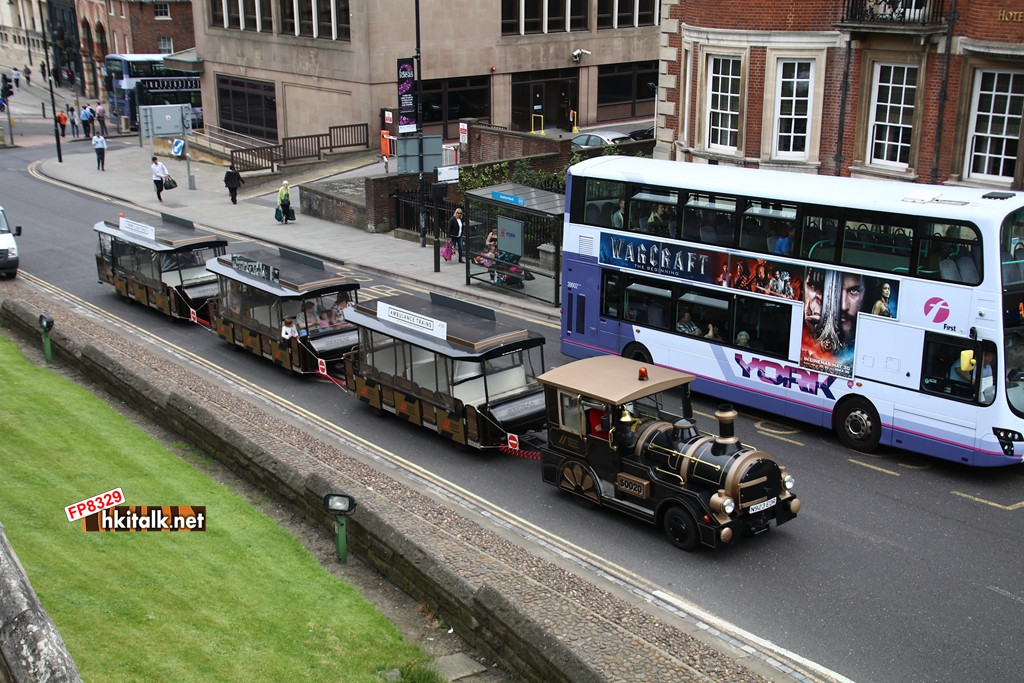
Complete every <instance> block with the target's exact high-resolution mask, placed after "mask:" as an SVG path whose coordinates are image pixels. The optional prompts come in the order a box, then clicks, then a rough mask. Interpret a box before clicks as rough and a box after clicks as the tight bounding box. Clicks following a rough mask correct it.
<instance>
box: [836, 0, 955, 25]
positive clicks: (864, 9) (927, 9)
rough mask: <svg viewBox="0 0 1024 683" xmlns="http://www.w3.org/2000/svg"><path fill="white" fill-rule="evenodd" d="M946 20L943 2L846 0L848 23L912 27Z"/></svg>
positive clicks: (927, 0)
mask: <svg viewBox="0 0 1024 683" xmlns="http://www.w3.org/2000/svg"><path fill="white" fill-rule="evenodd" d="M945 18H946V8H945V3H944V2H943V0H847V3H846V19H845V21H847V22H850V23H871V24H894V25H897V26H913V25H926V24H939V23H942V22H943V21H944V20H945Z"/></svg>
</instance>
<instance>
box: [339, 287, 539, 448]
mask: <svg viewBox="0 0 1024 683" xmlns="http://www.w3.org/2000/svg"><path fill="white" fill-rule="evenodd" d="M345 319H346V320H348V321H349V322H351V323H354V324H355V325H356V326H358V328H359V347H358V349H356V350H354V351H352V352H351V353H350V354H349V355H348V357H347V359H346V363H345V379H346V383H347V386H348V387H349V388H350V389H352V390H353V391H355V393H356V396H358V397H359V399H360V400H361V401H363V402H365V403H368V404H369V405H370V406H372V407H374V408H376V409H378V410H379V411H381V412H386V413H393V414H395V415H397V416H400V417H402V418H403V419H406V420H408V421H410V422H412V423H413V424H416V425H420V426H423V427H426V428H428V429H430V430H432V431H435V432H436V433H438V434H440V435H441V436H444V437H445V438H448V439H451V440H452V441H455V442H457V443H460V444H463V445H465V446H468V447H471V448H476V449H487V448H507V447H508V445H507V444H506V435H507V434H509V433H512V434H517V435H518V434H520V433H525V432H528V431H530V430H532V429H535V428H539V427H540V426H542V424H543V419H544V402H543V397H542V395H541V387H540V384H538V383H537V379H536V377H537V373H538V372H540V371H543V369H544V354H543V344H544V337H543V336H542V335H540V334H537V333H536V332H532V331H530V330H526V329H523V328H519V327H515V326H512V325H506V324H503V323H500V322H498V321H497V320H495V316H494V312H493V311H491V310H488V309H485V308H481V307H479V306H474V305H472V304H468V303H466V302H461V301H456V300H455V299H450V298H448V297H443V296H440V295H436V294H435V295H432V296H431V299H430V300H429V301H428V300H426V299H422V298H419V297H414V296H411V295H400V296H396V297H388V298H386V299H380V300H378V301H374V302H371V303H370V304H369V305H359V306H354V307H350V308H348V309H346V310H345Z"/></svg>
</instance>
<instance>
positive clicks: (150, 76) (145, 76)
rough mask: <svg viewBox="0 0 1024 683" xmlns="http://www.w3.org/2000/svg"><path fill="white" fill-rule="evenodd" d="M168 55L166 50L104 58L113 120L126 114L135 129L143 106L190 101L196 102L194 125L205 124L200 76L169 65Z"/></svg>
mask: <svg viewBox="0 0 1024 683" xmlns="http://www.w3.org/2000/svg"><path fill="white" fill-rule="evenodd" d="M164 57H165V55H162V54H111V55H107V56H106V57H105V58H104V60H103V65H104V67H105V70H106V75H105V76H104V85H105V87H106V89H107V97H108V106H109V108H110V115H111V119H112V120H113V121H115V122H117V121H120V120H121V118H123V117H124V118H127V119H128V122H129V126H130V127H131V128H132V129H137V128H138V126H139V107H145V106H149V105H155V104H188V105H191V106H192V127H193V128H200V127H202V122H203V104H202V94H201V91H200V88H199V76H198V75H196V74H194V73H192V72H189V71H181V70H179V69H169V68H167V66H165V65H164Z"/></svg>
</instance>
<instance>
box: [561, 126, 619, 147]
mask: <svg viewBox="0 0 1024 683" xmlns="http://www.w3.org/2000/svg"><path fill="white" fill-rule="evenodd" d="M629 141H630V137H629V136H628V135H626V134H625V133H620V132H619V131H617V130H589V131H587V132H586V133H580V134H579V135H575V136H573V139H572V148H573V149H588V148H590V147H607V146H608V145H617V144H619V143H620V142H629Z"/></svg>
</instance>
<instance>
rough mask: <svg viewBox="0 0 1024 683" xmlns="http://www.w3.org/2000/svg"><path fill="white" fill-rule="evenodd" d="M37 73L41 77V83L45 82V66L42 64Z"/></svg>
mask: <svg viewBox="0 0 1024 683" xmlns="http://www.w3.org/2000/svg"><path fill="white" fill-rule="evenodd" d="M39 73H40V74H42V76H43V82H46V64H45V63H42V64H40V65H39Z"/></svg>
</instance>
